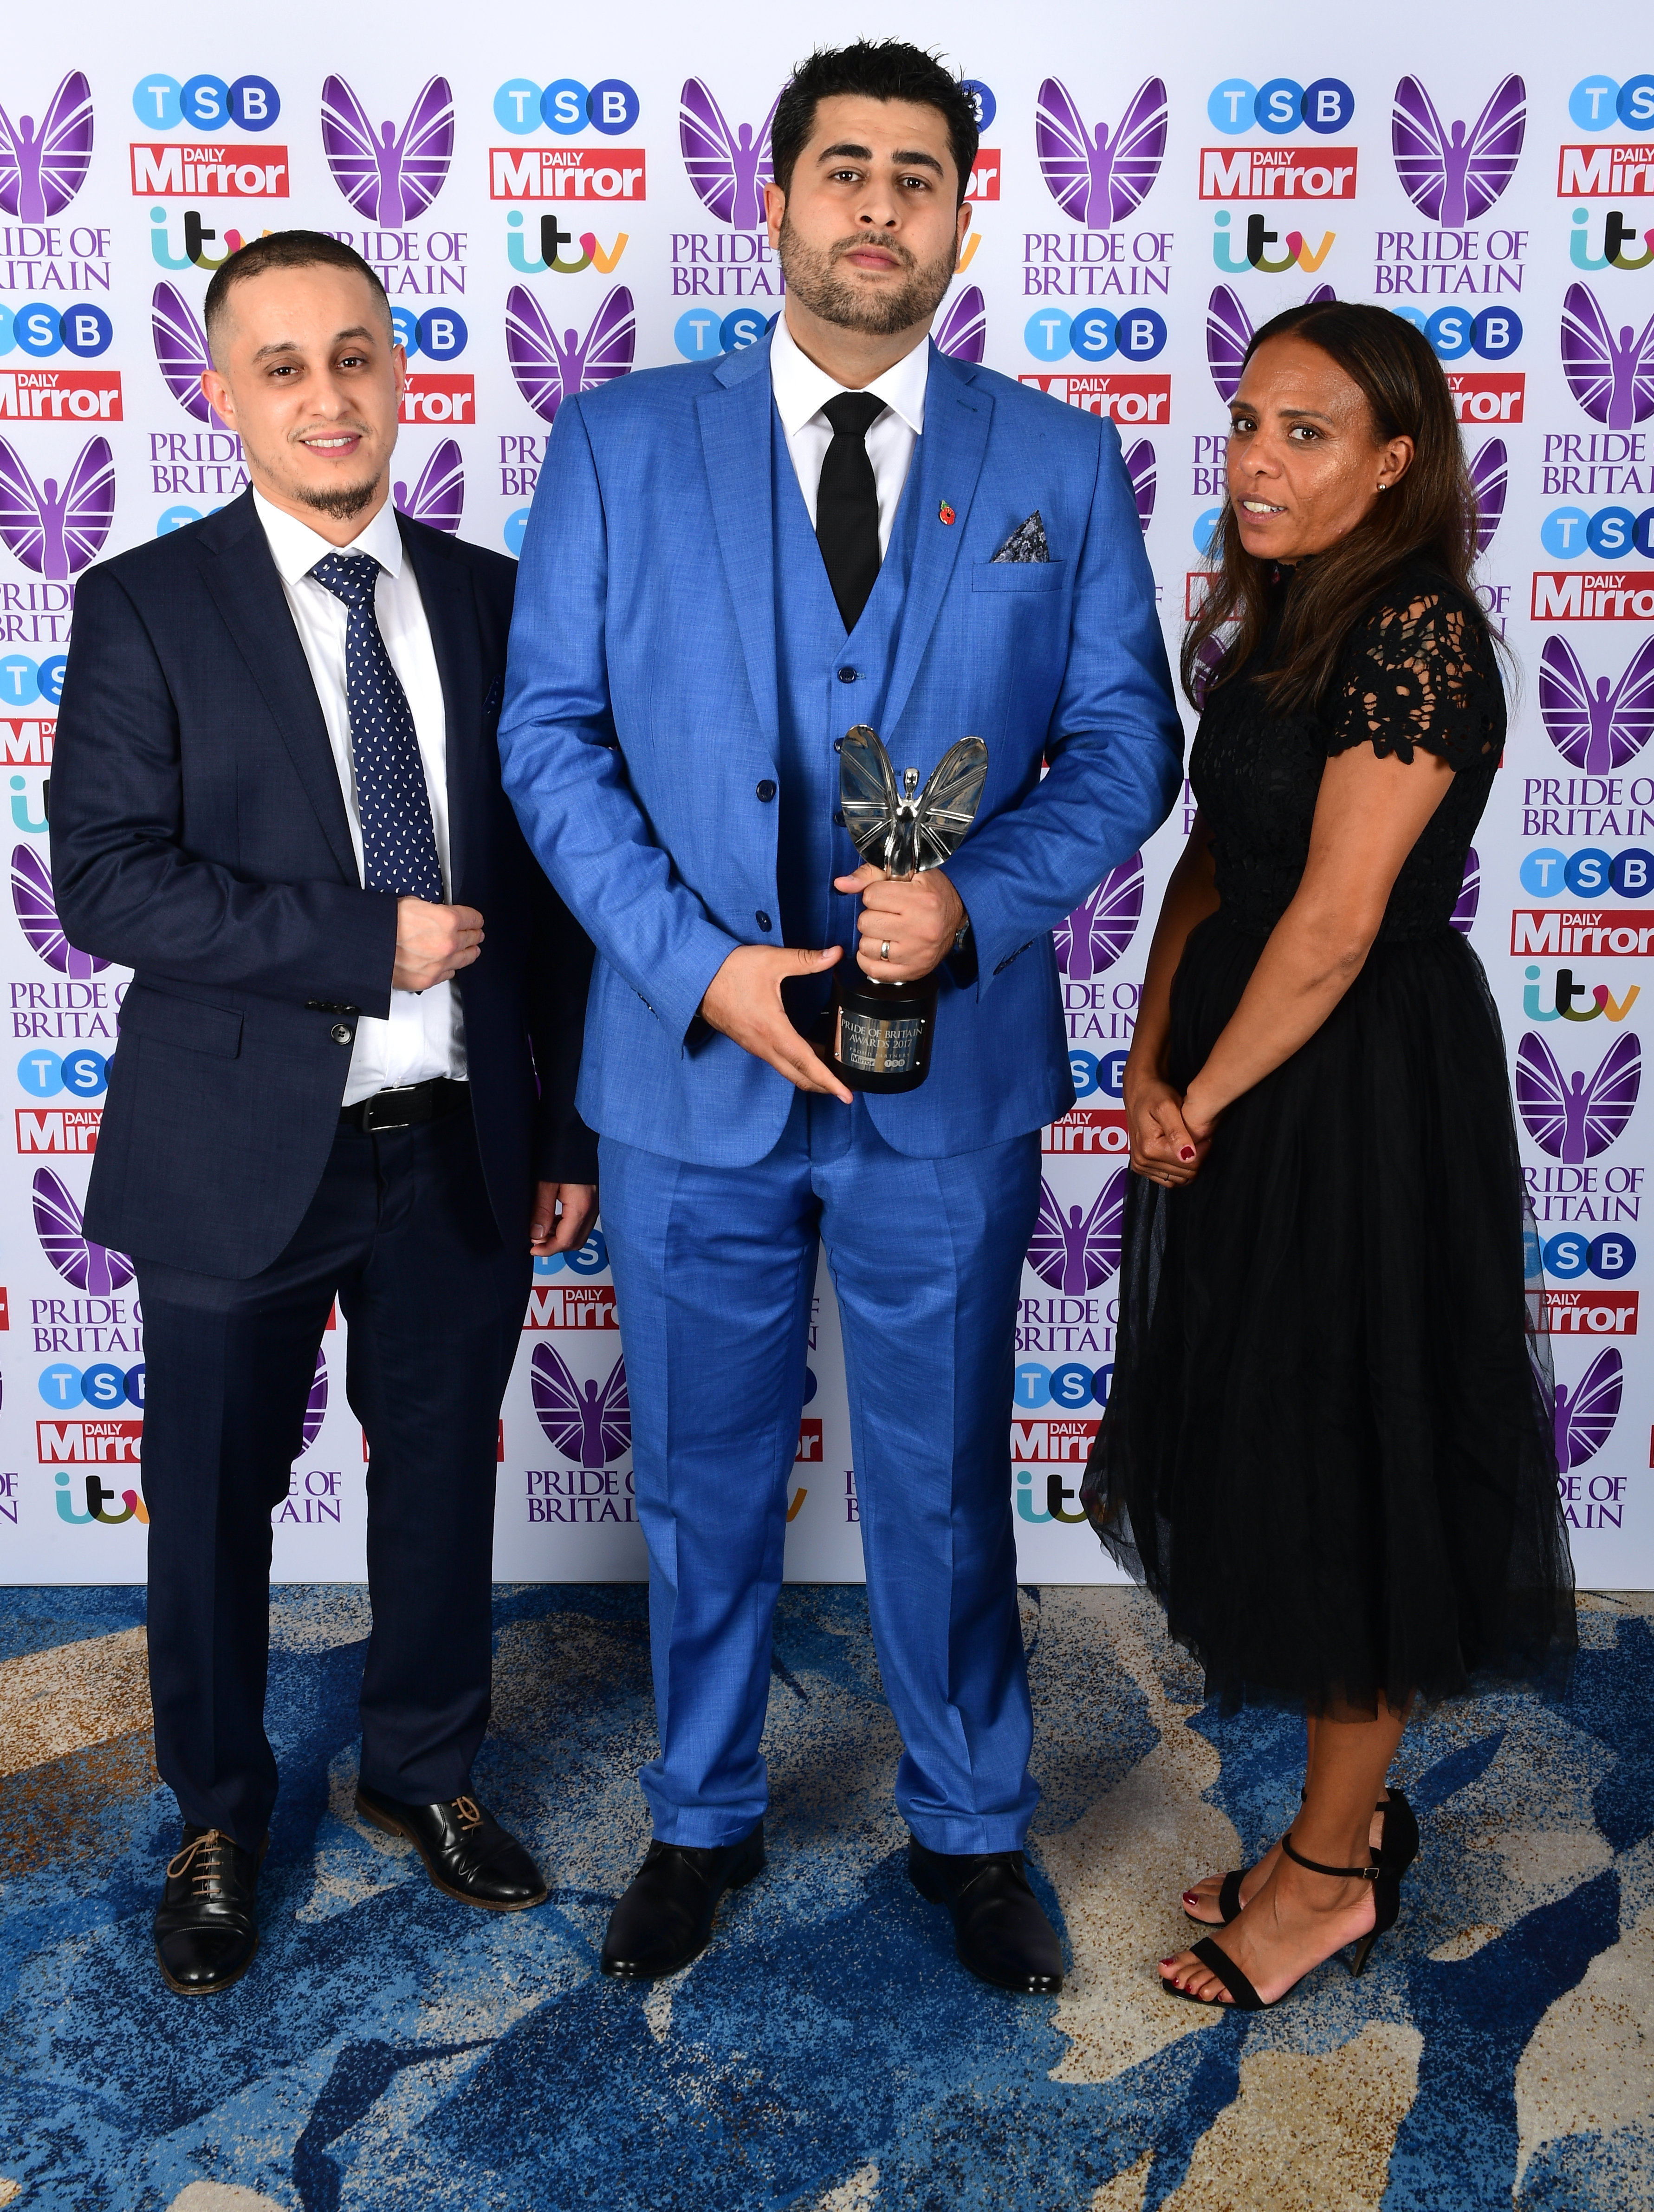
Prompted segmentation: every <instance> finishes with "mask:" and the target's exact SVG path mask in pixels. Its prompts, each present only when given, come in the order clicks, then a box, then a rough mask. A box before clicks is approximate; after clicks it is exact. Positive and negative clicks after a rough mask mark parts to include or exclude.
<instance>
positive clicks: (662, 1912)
mask: <svg viewBox="0 0 1654 2212" xmlns="http://www.w3.org/2000/svg"><path fill="white" fill-rule="evenodd" d="M763 1871H764V1823H763V1822H762V1821H761V1820H760V1822H759V1824H758V1826H756V1827H755V1828H754V1830H753V1832H752V1833H751V1834H750V1835H749V1836H743V1837H742V1839H741V1841H740V1842H739V1843H738V1844H726V1845H724V1847H723V1848H722V1849H721V1850H696V1849H694V1847H693V1846H692V1845H690V1844H663V1843H661V1842H659V1841H656V1842H655V1843H652V1844H650V1846H649V1849H648V1850H647V1851H646V1852H645V1854H644V1861H643V1864H642V1865H641V1866H640V1867H639V1869H638V1871H637V1873H636V1875H634V1876H633V1881H632V1886H631V1887H630V1888H629V1889H628V1890H627V1893H626V1894H625V1896H624V1897H622V1898H621V1901H620V1903H619V1904H618V1905H616V1906H615V1910H614V1911H613V1912H612V1913H611V1914H610V1916H609V1933H608V1935H607V1936H604V1938H603V1959H602V1961H601V1964H602V1966H603V1972H604V1973H606V1974H617V1975H620V1976H621V1978H624V1979H626V1980H630V1981H653V1980H655V1979H657V1978H658V1977H659V1976H660V1975H662V1974H675V1973H676V1972H677V1971H678V1968H679V1967H680V1966H688V1963H689V1961H690V1960H691V1959H698V1958H699V1957H700V1954H701V1953H702V1952H703V1951H704V1950H705V1949H706V1946H707V1943H708V1942H709V1941H710V1940H711V1937H712V1921H713V1918H714V1917H715V1915H716V1914H717V1911H718V1899H719V1898H721V1897H722V1896H723V1894H724V1891H725V1890H726V1889H744V1888H745V1887H746V1886H747V1884H748V1882H749V1881H752V1880H753V1879H754V1876H755V1875H760V1874H762V1872H763Z"/></svg>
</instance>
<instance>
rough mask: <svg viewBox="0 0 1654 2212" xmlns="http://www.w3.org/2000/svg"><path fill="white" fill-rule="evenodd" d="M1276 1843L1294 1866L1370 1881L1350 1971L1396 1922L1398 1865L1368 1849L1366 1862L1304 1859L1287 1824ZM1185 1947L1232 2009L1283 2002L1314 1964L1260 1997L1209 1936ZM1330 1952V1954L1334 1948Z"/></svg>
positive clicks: (1182, 1993)
mask: <svg viewBox="0 0 1654 2212" xmlns="http://www.w3.org/2000/svg"><path fill="white" fill-rule="evenodd" d="M1281 1850H1283V1851H1285V1853H1286V1854H1287V1857H1288V1858H1289V1859H1290V1860H1291V1861H1292V1862H1293V1863H1294V1866H1301V1867H1303V1868H1304V1869H1306V1871H1307V1872H1308V1873H1310V1874H1324V1875H1331V1876H1332V1877H1334V1878H1335V1879H1336V1880H1338V1881H1370V1882H1371V1883H1372V1905H1373V1917H1372V1928H1371V1929H1369V1930H1368V1932H1367V1933H1366V1935H1365V1936H1360V1937H1358V1938H1357V1940H1356V1944H1355V1956H1354V1959H1352V1960H1351V1961H1350V1967H1349V1971H1350V1972H1351V1974H1352V1975H1354V1974H1359V1973H1360V1972H1362V1970H1363V1969H1364V1968H1365V1966H1366V1962H1367V1960H1369V1959H1370V1958H1371V1957H1372V1947H1373V1945H1374V1944H1375V1943H1376V1942H1378V1938H1379V1936H1384V1935H1387V1934H1388V1933H1389V1931H1390V1929H1392V1928H1393V1927H1394V1926H1395V1925H1396V1916H1397V1913H1398V1912H1399V1911H1400V1910H1401V1901H1402V1877H1401V1874H1400V1872H1399V1870H1398V1869H1397V1868H1395V1867H1393V1866H1386V1865H1384V1862H1383V1859H1382V1858H1381V1857H1378V1855H1377V1854H1375V1855H1374V1857H1373V1861H1372V1865H1371V1866H1364V1867H1330V1866H1323V1865H1322V1864H1321V1863H1320V1861H1319V1860H1318V1859H1306V1857H1304V1854H1303V1853H1302V1852H1301V1851H1298V1850H1294V1849H1293V1840H1292V1833H1291V1831H1290V1830H1288V1831H1287V1833H1286V1834H1285V1835H1284V1836H1282V1838H1281ZM1190 1948H1191V1953H1192V1954H1193V1956H1194V1957H1196V1958H1197V1959H1198V1960H1200V1962H1201V1964H1202V1966H1204V1967H1206V1968H1207V1970H1208V1971H1209V1972H1211V1973H1214V1974H1215V1975H1216V1976H1217V1978H1218V1979H1219V1981H1220V1982H1221V1983H1222V1984H1223V1986H1224V1988H1225V1989H1226V1990H1227V1991H1228V1992H1229V1995H1230V1996H1231V1997H1232V1998H1233V2010H1234V2011H1236V2012H1269V2011H1270V2010H1271V2009H1272V2008H1274V2007H1275V2005H1278V2004H1284V2003H1285V2002H1286V2001H1287V1998H1288V1997H1289V1996H1291V1995H1292V1993H1293V1990H1295V1989H1296V1988H1297V1987H1298V1985H1299V1982H1303V1981H1307V1980H1308V1978H1309V1976H1310V1974H1312V1973H1313V1972H1315V1967H1314V1966H1312V1967H1310V1968H1309V1969H1308V1971H1307V1972H1306V1973H1303V1974H1300V1976H1299V1978H1298V1981H1297V1982H1294V1983H1293V1984H1292V1985H1291V1987H1290V1988H1288V1989H1284V1990H1281V1995H1280V1996H1278V1997H1271V1998H1269V2001H1268V2002H1267V2003H1266V2002H1265V2001H1264V2000H1263V1998H1262V1997H1261V1996H1259V1995H1258V1994H1257V1990H1255V1989H1254V1988H1253V1987H1252V1985H1251V1983H1250V1982H1249V1981H1248V1980H1247V1978H1246V1977H1245V1974H1244V1973H1242V1972H1241V1971H1240V1968H1239V1966H1236V1964H1235V1962H1234V1960H1233V1959H1232V1958H1231V1957H1230V1956H1229V1954H1228V1953H1227V1951H1225V1950H1222V1949H1221V1948H1220V1947H1219V1946H1218V1945H1217V1944H1216V1943H1215V1942H1214V1941H1213V1940H1212V1938H1211V1937H1210V1936H1206V1937H1205V1938H1204V1939H1203V1941H1202V1942H1198V1943H1195V1944H1191V1947H1190ZM1340 1948H1342V1946H1341V1947H1340ZM1333 1955H1334V1956H1336V1953H1335V1954H1333ZM1317 1963H1318V1965H1320V1966H1324V1965H1325V1964H1326V1960H1324V1959H1323V1960H1318V1962H1317ZM1165 1987H1166V1989H1168V1990H1170V1991H1171V1993H1172V1996H1174V1997H1184V1998H1186V1999H1187V2000H1188V2002H1190V2003H1191V2004H1203V2005H1212V2004H1219V2003H1221V1999H1220V1998H1217V1997H1197V1996H1195V1995H1194V1994H1193V1992H1192V1991H1191V1990H1185V1989H1180V1988H1179V1987H1178V1984H1177V1983H1176V1982H1166V1983H1165Z"/></svg>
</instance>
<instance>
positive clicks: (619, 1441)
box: [529, 1344, 632, 1468]
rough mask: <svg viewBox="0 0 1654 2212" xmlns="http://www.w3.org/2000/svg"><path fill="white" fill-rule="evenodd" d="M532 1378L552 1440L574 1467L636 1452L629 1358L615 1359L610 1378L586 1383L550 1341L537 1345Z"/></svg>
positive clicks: (539, 1415) (536, 1404)
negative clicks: (628, 1394)
mask: <svg viewBox="0 0 1654 2212" xmlns="http://www.w3.org/2000/svg"><path fill="white" fill-rule="evenodd" d="M529 1379H530V1386H531V1388H532V1390H533V1393H534V1411H535V1413H536V1417H537V1419H538V1420H539V1423H540V1425H541V1427H542V1429H543V1430H544V1431H545V1432H546V1437H547V1440H548V1442H549V1443H552V1444H554V1445H555V1447H556V1449H558V1450H559V1451H560V1453H561V1454H562V1455H563V1457H564V1458H565V1459H566V1460H567V1461H568V1462H569V1464H570V1465H571V1466H573V1467H591V1468H598V1467H609V1466H610V1465H612V1464H613V1462H615V1460H617V1459H620V1458H621V1457H622V1456H623V1455H625V1454H626V1453H627V1452H628V1451H630V1450H631V1449H632V1401H631V1399H630V1398H629V1397H628V1396H627V1388H626V1361H625V1359H624V1358H621V1359H617V1360H616V1361H615V1364H614V1366H613V1367H612V1368H610V1370H609V1379H608V1381H607V1382H606V1383H597V1381H595V1380H588V1381H587V1382H586V1383H585V1384H581V1383H577V1382H576V1381H575V1379H574V1376H573V1374H572V1373H571V1372H570V1370H569V1368H568V1365H567V1363H566V1361H565V1360H564V1359H563V1358H562V1357H561V1355H560V1353H558V1352H555V1351H554V1350H553V1348H552V1346H550V1345H548V1344H536V1346H535V1347H534V1358H533V1360H532V1362H531V1364H530V1372H529Z"/></svg>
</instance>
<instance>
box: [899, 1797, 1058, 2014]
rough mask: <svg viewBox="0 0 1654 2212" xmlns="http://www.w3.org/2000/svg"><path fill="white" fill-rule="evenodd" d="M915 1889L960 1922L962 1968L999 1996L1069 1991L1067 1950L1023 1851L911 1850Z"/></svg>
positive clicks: (915, 1846)
mask: <svg viewBox="0 0 1654 2212" xmlns="http://www.w3.org/2000/svg"><path fill="white" fill-rule="evenodd" d="M907 1871H908V1875H909V1876H910V1877H911V1879H912V1884H913V1887H914V1888H915V1889H916V1890H918V1893H919V1895H920V1896H921V1897H924V1898H928V1899H930V1903H931V1904H932V1905H946V1906H947V1907H948V1911H950V1912H951V1913H952V1914H953V1916H954V1951H955V1952H956V1953H957V1954H958V1957H959V1962H960V1966H967V1967H969V1969H970V1971H971V1972H972V1973H973V1974H974V1975H975V1976H976V1977H977V1978H978V1980H979V1981H984V1982H991V1983H992V1984H993V1985H994V1987H995V1988H996V1989H997V1990H1017V1991H1018V1992H1019V1993H1021V1995H1023V1996H1039V1997H1054V1996H1056V1995H1057V1991H1058V1990H1060V1989H1061V1988H1062V1986H1063V1947H1062V1945H1061V1944H1060V1943H1059V1942H1057V1930H1056V1929H1054V1928H1053V1927H1052V1926H1051V1923H1050V1921H1049V1920H1047V1919H1046V1917H1045V1914H1044V1913H1043V1912H1042V1911H1040V1909H1039V1899H1038V1898H1037V1897H1036V1896H1035V1895H1034V1893H1033V1890H1032V1889H1031V1888H1030V1887H1028V1877H1027V1870H1026V1869H1025V1867H1024V1864H1023V1860H1022V1854H1021V1851H962V1852H954V1851H930V1850H926V1849H925V1847H924V1844H922V1843H920V1841H919V1840H918V1837H917V1836H916V1837H914V1838H913V1839H912V1842H911V1843H910V1844H908V1846H907Z"/></svg>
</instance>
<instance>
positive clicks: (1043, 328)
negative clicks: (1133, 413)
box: [1022, 307, 1166, 413]
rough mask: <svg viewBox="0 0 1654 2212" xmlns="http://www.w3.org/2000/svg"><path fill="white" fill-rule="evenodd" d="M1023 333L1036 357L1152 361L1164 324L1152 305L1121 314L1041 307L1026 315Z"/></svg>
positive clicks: (1098, 309)
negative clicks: (1067, 312)
mask: <svg viewBox="0 0 1654 2212" xmlns="http://www.w3.org/2000/svg"><path fill="white" fill-rule="evenodd" d="M1022 337H1023V340H1024V343H1026V344H1027V349H1028V351H1029V352H1030V353H1031V354H1033V356H1035V358H1036V359H1037V360H1039V361H1062V360H1063V359H1065V358H1066V356H1068V355H1069V353H1075V354H1078V356H1080V358H1081V361H1112V360H1113V358H1114V357H1115V356H1116V355H1118V356H1119V358H1120V359H1121V360H1122V361H1124V362H1135V361H1153V360H1154V357H1155V356H1156V355H1157V354H1158V353H1160V351H1161V350H1162V349H1164V347H1165V344H1166V324H1165V322H1164V320H1163V319H1161V317H1160V316H1159V315H1157V314H1156V313H1154V309H1153V308H1152V307H1132V308H1130V309H1129V310H1128V311H1127V312H1126V313H1124V314H1123V315H1114V314H1111V313H1110V312H1109V310H1108V309H1107V308H1106V307H1083V308H1081V311H1080V313H1078V314H1077V315H1075V316H1072V317H1070V316H1068V315H1065V314H1064V313H1063V310H1062V309H1061V308H1060V307H1040V308H1039V309H1038V310H1037V311H1036V312H1035V313H1033V314H1032V315H1030V316H1029V318H1028V320H1027V325H1026V327H1025V328H1024V330H1023V332H1022ZM1092 411H1093V412H1094V413H1097V412H1099V411H1100V410H1097V409H1094V410H1092Z"/></svg>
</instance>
